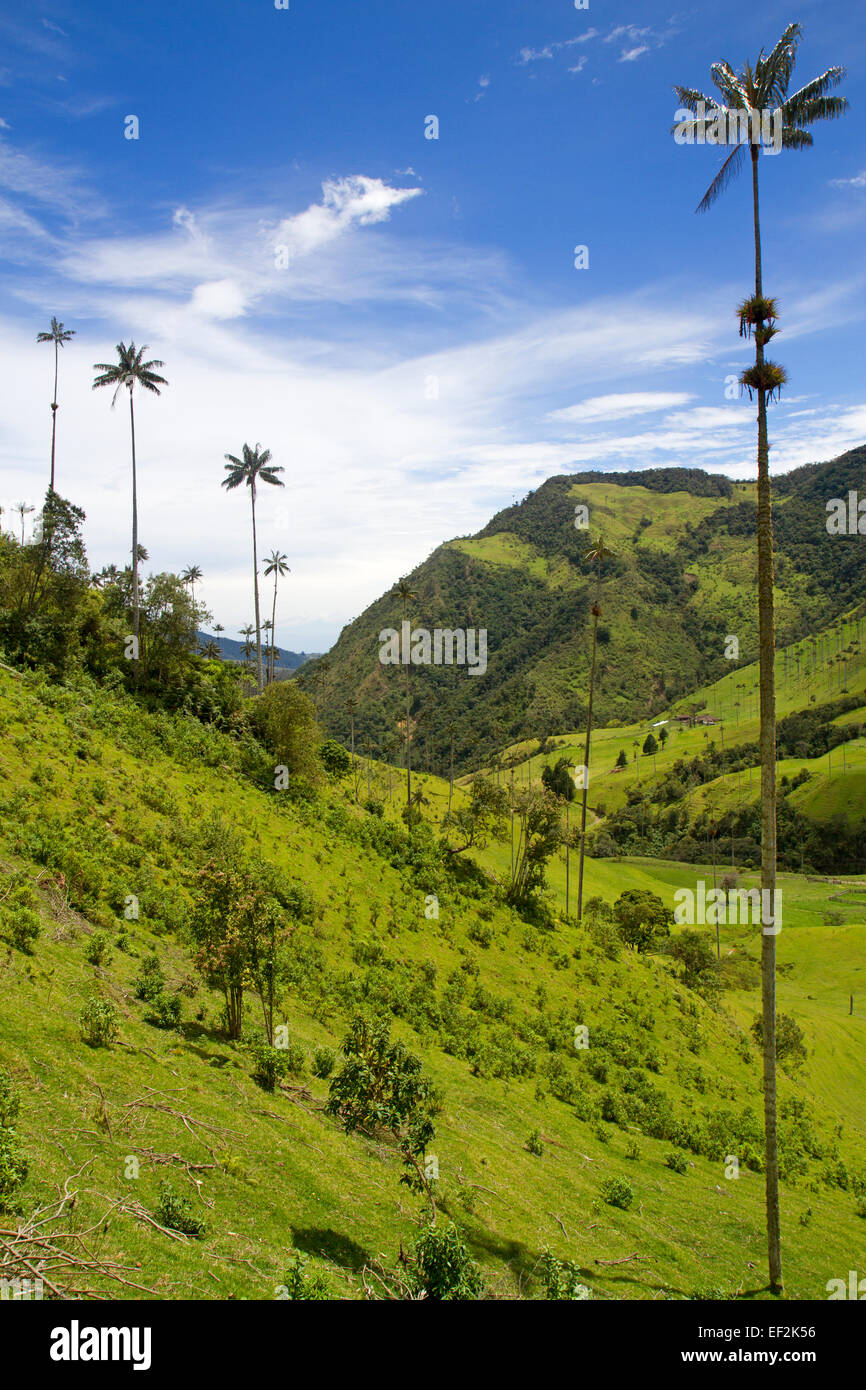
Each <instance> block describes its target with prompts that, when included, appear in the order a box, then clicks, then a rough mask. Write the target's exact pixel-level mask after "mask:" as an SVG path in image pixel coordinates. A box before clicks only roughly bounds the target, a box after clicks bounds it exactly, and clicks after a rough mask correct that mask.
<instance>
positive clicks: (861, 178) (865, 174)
mask: <svg viewBox="0 0 866 1390" xmlns="http://www.w3.org/2000/svg"><path fill="white" fill-rule="evenodd" d="M830 187H831V188H866V169H864V170H863V171H862V173H859V174H855V175H854V177H853V178H850V179H830Z"/></svg>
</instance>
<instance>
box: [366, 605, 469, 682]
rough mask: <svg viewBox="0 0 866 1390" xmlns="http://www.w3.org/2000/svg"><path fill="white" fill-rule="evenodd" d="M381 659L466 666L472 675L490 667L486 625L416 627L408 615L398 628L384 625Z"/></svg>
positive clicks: (393, 663) (405, 663) (391, 663)
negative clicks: (431, 630)
mask: <svg viewBox="0 0 866 1390" xmlns="http://www.w3.org/2000/svg"><path fill="white" fill-rule="evenodd" d="M379 641H380V642H381V644H382V645H381V647H380V648H379V660H380V661H381V663H382V665H383V666H409V665H410V664H411V665H412V666H431V665H432V666H442V665H443V664H444V665H445V666H466V667H467V668H468V674H469V675H470V676H483V675H484V673H485V671H486V670H487V628H486V627H481V628H478V629H477V631H476V629H475V628H474V627H469V628H461V627H458V628H450V627H444V628H443V627H435V628H434V629H433V632H432V634H431V632H430V630H429V628H426V627H416V628H415V629H414V630H413V628H412V624H411V623H410V622H409V621H408V619H405V620H404V621H403V623H402V624H401V626H400V631H399V632H398V631H397V629H396V628H394V627H383V628H382V631H381V632H380V633H379Z"/></svg>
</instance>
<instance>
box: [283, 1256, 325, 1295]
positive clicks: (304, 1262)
mask: <svg viewBox="0 0 866 1390" xmlns="http://www.w3.org/2000/svg"><path fill="white" fill-rule="evenodd" d="M309 1263H310V1261H309V1257H308V1256H307V1255H304V1254H302V1253H301V1251H300V1250H293V1251H292V1253H291V1255H290V1257H289V1263H288V1267H287V1269H286V1273H285V1276H284V1277H285V1283H284V1284H283V1285H282V1286H281V1288H280V1290H279V1296H280V1298H282V1299H284V1300H285V1299H307V1300H310V1299H317V1300H320V1299H328V1298H330V1296H331V1295H330V1290H329V1289H328V1281H327V1279H326V1278H325V1276H324V1274H322V1273H321V1272H320V1271H319V1270H309V1272H308V1265H309Z"/></svg>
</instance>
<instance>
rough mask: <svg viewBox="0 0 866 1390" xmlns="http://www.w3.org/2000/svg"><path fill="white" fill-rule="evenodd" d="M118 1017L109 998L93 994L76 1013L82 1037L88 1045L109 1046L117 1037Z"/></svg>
mask: <svg viewBox="0 0 866 1390" xmlns="http://www.w3.org/2000/svg"><path fill="white" fill-rule="evenodd" d="M119 1017H120V1015H119V1014H118V1012H117V1008H116V1006H115V1005H114V1004H113V1003H112V1002H111V1000H110V999H100V998H99V996H98V995H95V996H94V997H93V998H92V999H88V1001H87V1003H86V1004H85V1005H84V1008H83V1009H82V1010H81V1013H80V1014H79V1015H78V1026H79V1028H80V1030H81V1036H82V1038H83V1039H84V1041H85V1042H86V1043H87V1044H88V1045H89V1046H90V1047H110V1046H111V1044H112V1043H113V1042H114V1041H115V1039H116V1037H117V1028H118V1020H119Z"/></svg>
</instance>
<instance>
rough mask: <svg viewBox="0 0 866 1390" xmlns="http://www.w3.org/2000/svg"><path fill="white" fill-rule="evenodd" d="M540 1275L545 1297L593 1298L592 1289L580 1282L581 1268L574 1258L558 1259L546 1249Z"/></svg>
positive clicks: (540, 1266) (580, 1299)
mask: <svg viewBox="0 0 866 1390" xmlns="http://www.w3.org/2000/svg"><path fill="white" fill-rule="evenodd" d="M538 1275H539V1278H540V1279H541V1284H542V1287H543V1289H544V1297H545V1298H549V1299H570V1300H579V1301H585V1300H586V1299H589V1298H592V1289H589V1288H587V1286H586V1284H582V1283H581V1282H580V1269H579V1267H578V1266H577V1265H576V1264H575V1262H574V1261H573V1260H557V1259H556V1258H555V1256H554V1255H552V1254H551V1253H550V1251H549V1250H545V1252H544V1254H543V1255H542V1257H541V1262H540V1264H539V1267H538Z"/></svg>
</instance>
